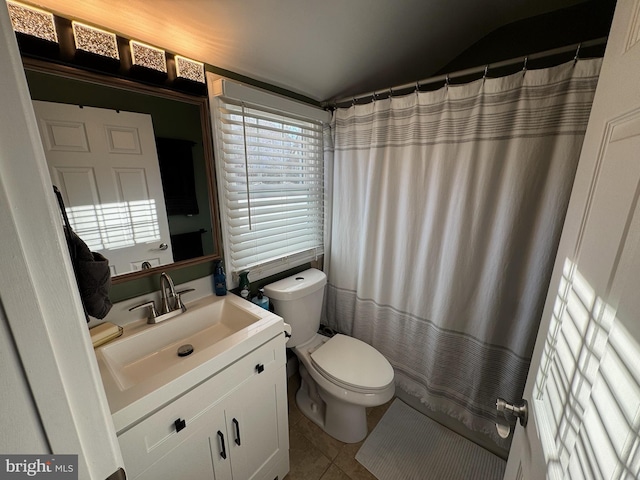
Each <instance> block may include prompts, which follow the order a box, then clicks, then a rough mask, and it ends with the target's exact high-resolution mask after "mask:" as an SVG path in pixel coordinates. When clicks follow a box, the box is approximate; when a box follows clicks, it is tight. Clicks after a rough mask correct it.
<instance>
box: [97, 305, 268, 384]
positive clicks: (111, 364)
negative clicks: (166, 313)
mask: <svg viewBox="0 0 640 480" xmlns="http://www.w3.org/2000/svg"><path fill="white" fill-rule="evenodd" d="M257 313H260V312H252V311H250V310H247V309H243V308H240V307H239V306H238V305H236V304H235V303H232V302H225V301H218V302H212V303H208V304H207V305H197V304H196V305H194V306H191V307H190V308H189V309H188V310H187V311H186V312H185V313H183V314H181V315H179V316H177V317H174V318H173V319H169V320H165V321H164V322H162V323H159V324H156V325H155V326H153V327H151V328H147V329H146V330H144V331H142V332H139V333H137V334H135V335H132V336H130V337H127V338H123V339H122V340H120V341H118V342H115V343H113V344H110V345H106V346H105V347H104V348H103V349H102V355H103V358H104V361H105V363H106V364H107V367H108V368H109V371H110V372H111V374H112V375H113V376H114V377H115V379H116V381H117V382H118V385H119V386H120V388H121V389H122V390H126V389H128V388H131V387H132V386H134V385H136V384H137V383H140V382H143V381H146V380H148V379H149V377H151V376H153V375H158V374H161V373H163V372H166V371H167V369H170V368H171V367H173V366H176V365H179V364H181V363H184V361H185V360H186V356H184V357H181V356H179V355H178V349H179V348H180V347H181V346H183V345H191V346H192V347H193V353H191V354H190V355H188V356H199V355H200V354H201V353H202V352H205V351H206V348H207V347H209V346H211V345H214V344H215V343H217V342H219V341H220V340H222V339H224V338H227V337H229V336H230V335H232V334H234V333H237V332H239V331H241V330H243V329H244V328H246V327H248V326H250V325H252V324H253V323H255V322H257V321H259V320H260V319H261V318H262V317H261V316H258V314H257Z"/></svg>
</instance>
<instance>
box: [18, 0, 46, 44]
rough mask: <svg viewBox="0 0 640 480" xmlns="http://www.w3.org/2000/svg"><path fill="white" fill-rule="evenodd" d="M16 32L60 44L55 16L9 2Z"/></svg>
mask: <svg viewBox="0 0 640 480" xmlns="http://www.w3.org/2000/svg"><path fill="white" fill-rule="evenodd" d="M7 7H8V9H9V16H10V17H11V23H12V24H13V30H14V31H15V32H19V33H24V34H26V35H31V36H32V37H37V38H40V39H42V40H47V41H49V42H54V43H58V35H57V33H56V26H55V23H54V19H53V14H52V13H49V12H46V11H44V10H40V9H39V8H34V7H29V6H27V5H23V4H21V3H17V2H11V1H8V2H7Z"/></svg>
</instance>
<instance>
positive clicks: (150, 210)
mask: <svg viewBox="0 0 640 480" xmlns="http://www.w3.org/2000/svg"><path fill="white" fill-rule="evenodd" d="M23 62H24V67H25V74H26V77H27V83H28V84H29V89H30V92H31V97H32V100H33V101H34V108H35V111H36V116H37V117H38V118H39V120H38V123H39V128H40V131H41V135H42V140H43V145H44V147H45V154H46V156H47V162H48V163H49V167H50V168H49V170H50V173H51V175H52V183H53V184H58V185H57V186H58V188H60V190H61V191H62V192H63V198H64V200H65V204H66V207H67V208H66V211H67V215H68V216H69V217H70V222H71V224H72V227H73V228H74V230H75V231H76V233H78V235H79V236H80V237H81V238H83V240H84V241H85V243H87V245H88V246H89V248H90V249H91V250H93V251H99V252H100V253H102V254H103V255H104V256H105V257H106V258H108V259H109V260H110V267H111V268H112V275H113V276H112V283H119V282H121V281H124V280H130V279H134V278H139V277H143V276H147V275H151V274H157V273H158V272H159V271H161V270H163V269H167V267H168V266H171V267H173V266H187V265H192V264H198V263H203V262H207V261H211V260H215V259H218V258H220V251H221V249H220V247H219V231H218V224H217V208H216V207H217V206H216V195H215V182H214V178H213V151H212V142H211V128H210V121H209V110H208V101H207V98H206V97H203V96H197V95H190V94H186V93H181V92H176V91H173V90H169V89H164V88H161V87H157V86H152V85H146V84H143V83H138V82H135V81H132V80H128V79H121V78H116V77H110V76H107V75H103V74H100V73H94V72H89V71H85V70H81V69H77V68H74V67H69V66H66V65H58V64H54V63H51V62H46V61H41V60H37V59H31V58H23ZM49 107H59V108H62V109H63V112H64V108H70V109H71V110H72V112H71V114H73V113H74V112H73V110H74V109H75V111H76V112H83V114H87V113H95V114H97V115H98V116H101V115H102V114H103V112H104V114H105V115H107V117H106V118H107V120H105V121H104V122H106V123H105V124H104V125H108V127H109V128H107V129H106V130H112V131H113V132H115V134H114V136H113V138H111V137H109V140H108V141H107V142H106V143H107V144H109V145H111V148H112V149H114V150H118V149H119V148H120V145H116V143H115V140H117V139H119V141H121V144H122V146H123V147H126V148H128V147H129V146H130V147H131V148H132V149H133V150H135V149H137V150H138V151H141V150H145V149H146V150H147V151H148V150H154V147H155V150H156V152H157V157H155V156H154V157H153V158H154V162H153V163H158V165H151V166H150V167H149V168H150V169H151V170H153V171H154V172H155V173H154V174H146V173H144V174H143V175H140V174H139V173H138V172H140V171H143V170H140V169H139V168H138V166H137V165H133V164H129V163H127V164H125V167H122V166H121V167H120V170H119V171H120V172H124V173H122V174H121V175H120V173H117V168H111V169H110V170H108V171H107V172H106V173H103V175H105V176H104V177H103V178H107V179H108V180H109V182H107V183H111V184H113V185H115V189H116V190H117V192H119V193H117V192H116V196H117V197H118V198H119V200H118V201H117V202H107V201H105V200H102V202H104V203H101V202H98V201H97V200H95V199H98V198H101V199H102V198H106V197H108V195H107V194H106V193H105V194H104V195H102V194H101V192H100V188H101V187H100V186H99V184H100V183H103V182H102V180H101V179H100V176H99V173H98V170H99V169H100V168H101V165H100V162H106V161H107V160H102V159H101V157H99V156H98V159H97V160H96V162H98V163H97V164H96V166H95V167H94V166H93V165H92V166H90V167H86V168H85V167H84V166H83V165H81V166H82V168H80V167H79V166H78V165H79V164H80V163H81V162H83V161H84V159H82V160H80V161H78V162H79V163H78V164H74V163H72V162H71V158H72V157H74V155H75V153H74V152H73V151H72V150H73V148H75V146H74V145H77V144H78V142H80V143H82V142H84V139H85V137H86V139H87V143H90V141H91V134H90V133H89V131H90V130H91V128H90V127H88V126H84V125H85V124H84V123H81V122H78V123H77V125H83V126H81V127H79V128H75V125H76V122H74V121H73V118H68V117H55V119H56V120H55V121H52V122H50V125H51V126H50V125H49V123H47V122H44V121H43V119H44V118H45V117H46V118H47V119H50V118H54V117H53V116H52V115H53V114H52V113H50V112H51V110H47V108H49ZM43 108H44V109H45V110H41V109H43ZM43 112H44V113H43ZM55 112H56V114H57V113H58V110H55ZM124 114H126V115H131V116H134V117H136V116H137V117H141V118H142V120H143V123H144V122H146V123H147V124H149V125H150V126H149V129H150V130H149V131H148V132H147V133H148V134H143V133H140V134H138V133H135V134H134V135H133V136H131V138H129V137H128V135H129V131H130V130H131V131H133V130H132V129H129V127H120V126H118V125H116V126H115V127H113V125H114V121H113V120H112V119H113V118H115V117H118V116H119V117H124V116H125V115H124ZM108 115H111V117H109V116H108ZM82 121H83V122H84V117H83V120H82ZM45 123H46V126H44V127H43V125H44V124H45ZM70 125H72V126H74V128H70V127H69V126H70ZM87 125H88V124H87ZM104 125H103V126H104ZM123 125H124V124H123ZM67 127H69V128H67ZM106 130H105V131H106ZM78 131H79V132H80V133H78V134H77V136H78V139H79V140H76V139H74V137H73V135H76V132H78ZM135 131H136V132H137V131H138V130H137V126H136V128H135ZM43 132H44V133H43ZM56 134H57V135H58V136H59V138H60V139H62V141H69V142H71V143H70V145H71V146H72V147H73V148H72V149H71V150H65V149H64V148H57V144H54V142H57V138H55V139H54V136H55V135H56ZM48 135H50V136H51V137H49V136H48ZM101 135H102V133H101ZM80 137H82V138H80ZM138 137H139V138H140V143H139V144H138ZM144 138H147V140H146V142H147V143H146V147H145V143H144V142H145V140H144ZM149 138H150V139H151V140H150V142H149ZM154 144H155V145H154ZM52 145H54V147H53V148H52ZM81 149H83V150H86V151H94V150H96V149H95V148H92V147H90V146H85V147H84V148H81ZM55 150H59V151H57V152H53V151H55ZM50 153H55V154H56V155H57V157H56V158H54V159H53V160H52V157H51V156H50ZM124 153H125V155H122V157H123V158H125V160H126V161H127V162H129V161H130V160H129V159H133V157H134V155H128V156H127V155H126V154H127V153H129V152H126V151H125V152H124ZM52 162H59V164H55V163H52ZM69 162H71V163H69ZM59 165H62V167H60V166H59ZM113 172H116V173H113ZM119 175H120V177H121V178H120V177H118V176H119ZM115 177H118V178H115ZM114 178H115V180H114ZM94 183H95V185H96V186H95V187H94ZM60 184H61V185H60ZM113 185H110V186H109V188H113ZM125 187H126V189H127V192H124V190H125ZM158 188H159V189H160V190H159V192H160V194H159V196H160V199H159V200H158V201H154V200H147V201H146V203H145V204H144V205H142V206H140V204H141V202H142V200H140V199H142V198H153V196H152V195H150V194H149V193H148V191H151V190H153V189H156V190H157V189H158ZM136 189H139V190H140V192H137V191H136ZM143 190H144V192H143ZM122 198H124V199H125V200H126V199H127V198H132V199H135V200H136V202H132V201H125V200H122ZM79 199H80V200H79ZM74 202H75V203H74ZM89 204H90V205H89ZM134 204H135V205H134ZM149 204H150V205H151V206H149ZM87 212H89V213H87ZM116 212H117V213H116ZM123 212H125V213H123ZM132 212H133V213H132ZM139 212H142V213H139ZM107 217H108V218H111V220H110V221H103V219H105V218H107ZM87 218H89V220H88V221H87V220H85V219H87ZM113 218H116V220H115V221H114V220H113ZM138 219H141V220H138ZM74 222H75V223H74ZM83 222H84V225H86V228H85V227H83ZM136 222H139V223H137V224H136ZM158 224H160V225H163V224H164V225H165V227H164V230H163V229H162V227H160V228H158ZM123 225H124V226H123ZM167 226H168V232H166V228H167ZM83 228H84V230H83ZM125 230H126V232H125V233H123V232H124V231H125ZM140 231H143V232H144V234H142V235H141V234H139V232H140ZM163 231H164V232H165V233H168V235H164V236H162V237H161V235H160V233H162V232H163ZM83 232H86V233H85V234H84V235H83ZM149 232H151V233H149ZM154 232H160V233H154ZM141 246H142V248H143V249H144V253H140V252H141V250H140V248H139V247H141ZM129 247H131V248H129ZM136 248H138V249H137V250H136ZM112 258H113V261H112ZM116 259H117V261H116Z"/></svg>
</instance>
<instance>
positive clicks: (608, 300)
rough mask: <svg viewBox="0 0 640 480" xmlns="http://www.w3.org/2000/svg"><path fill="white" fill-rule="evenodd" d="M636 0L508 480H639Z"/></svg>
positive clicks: (591, 138) (611, 66) (617, 46)
mask: <svg viewBox="0 0 640 480" xmlns="http://www.w3.org/2000/svg"><path fill="white" fill-rule="evenodd" d="M634 12H635V13H639V12H640V2H639V1H638V0H622V1H620V2H618V6H617V10H616V14H615V17H614V22H613V26H612V30H611V35H610V37H609V42H608V46H607V52H606V55H605V59H604V62H603V67H602V71H601V74H600V79H599V82H598V88H597V90H596V95H595V99H594V104H593V108H592V112H591V118H590V121H589V127H588V129H587V134H586V137H585V142H584V145H583V149H582V154H581V158H580V162H579V165H578V170H577V173H576V179H575V182H574V187H573V190H572V196H571V201H570V203H569V209H568V211H567V217H566V220H565V225H564V229H563V234H562V238H561V241H560V245H559V248H558V255H557V258H556V264H555V267H554V273H553V276H552V279H551V283H550V288H549V293H548V295H547V301H546V303H545V308H544V312H543V316H542V321H541V324H540V330H539V333H538V339H537V342H536V347H535V350H534V354H533V358H532V363H531V368H530V372H529V377H528V379H527V384H526V387H525V393H524V396H525V398H526V399H528V400H529V403H530V406H531V412H530V415H531V416H530V420H529V423H528V425H527V427H526V428H524V429H522V428H517V429H516V432H515V436H514V440H513V444H512V447H511V452H510V455H509V461H508V464H507V469H506V472H505V479H513V478H523V479H537V478H576V479H590V478H638V476H639V475H640V460H639V457H638V455H639V453H638V451H639V450H640V437H639V434H638V431H639V428H638V427H640V423H639V422H640V348H639V347H638V345H639V339H640V327H639V326H638V325H639V324H640V320H639V319H640V300H639V299H638V297H640V290H639V287H640V251H639V249H638V246H639V245H640V212H639V205H638V204H639V198H640V156H639V153H638V152H640V92H639V89H638V88H637V85H638V84H640V48H639V47H638V45H637V42H635V41H630V39H631V38H635V37H634V33H633V32H637V31H638V29H637V28H636V27H637V26H636V23H635V22H637V21H638V16H637V15H635V14H634Z"/></svg>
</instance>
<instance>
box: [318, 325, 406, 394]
mask: <svg viewBox="0 0 640 480" xmlns="http://www.w3.org/2000/svg"><path fill="white" fill-rule="evenodd" d="M309 356H310V358H311V362H312V363H313V365H314V366H315V367H316V369H317V370H318V372H319V373H320V374H322V376H324V377H325V378H326V379H327V380H329V381H331V382H334V383H336V384H338V385H340V386H342V387H343V388H346V389H352V390H356V391H361V392H371V393H374V392H378V391H380V390H384V389H385V388H388V387H389V385H390V384H391V383H393V377H394V373H393V368H392V367H391V364H390V363H389V361H388V360H387V359H386V358H385V357H384V356H383V355H382V354H381V353H380V352H378V351H377V350H376V349H375V348H373V347H372V346H370V345H368V344H366V343H364V342H363V341H361V340H358V339H356V338H352V337H348V336H346V335H340V334H338V335H335V336H333V337H332V338H331V339H329V340H328V341H327V342H325V343H324V344H323V345H321V346H319V347H318V348H317V349H316V350H314V351H313V352H311V354H310V355H309Z"/></svg>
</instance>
